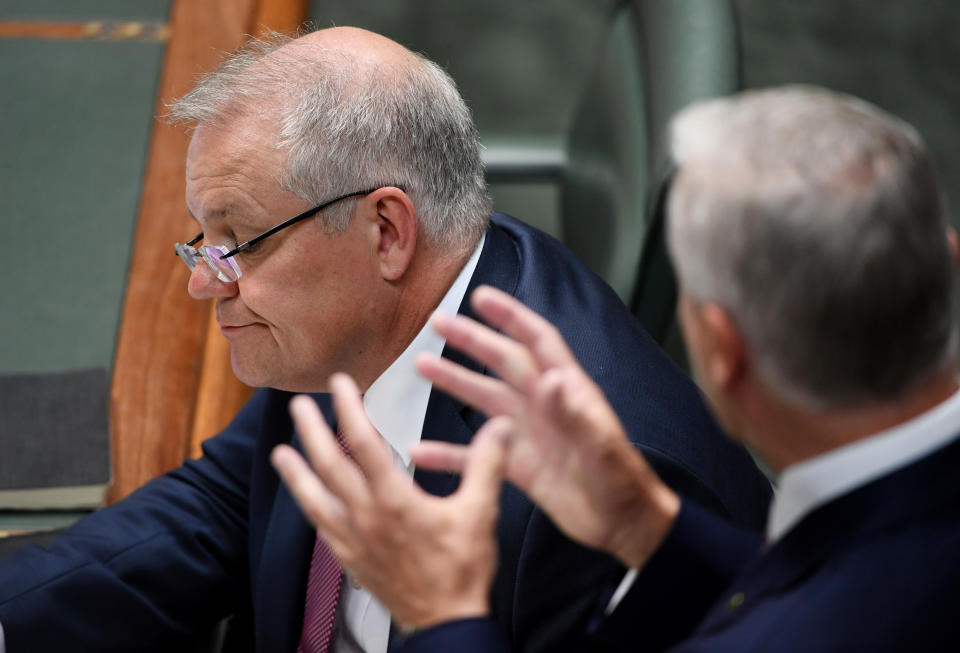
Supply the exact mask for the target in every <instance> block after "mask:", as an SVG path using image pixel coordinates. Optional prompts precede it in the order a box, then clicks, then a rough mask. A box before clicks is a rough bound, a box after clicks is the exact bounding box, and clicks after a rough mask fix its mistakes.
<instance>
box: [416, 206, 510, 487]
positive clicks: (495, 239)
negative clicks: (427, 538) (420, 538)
mask: <svg viewBox="0 0 960 653" xmlns="http://www.w3.org/2000/svg"><path fill="white" fill-rule="evenodd" d="M519 278H520V256H519V254H518V252H517V248H516V247H515V245H514V243H513V241H512V240H511V239H510V237H509V236H508V235H507V233H506V232H505V231H504V230H503V229H501V228H500V227H499V226H497V224H496V223H495V222H491V223H490V228H489V229H488V230H487V236H486V241H485V242H484V244H483V251H481V252H480V259H479V260H478V261H477V267H476V269H475V270H474V271H473V277H472V278H471V279H470V283H469V285H468V286H467V292H466V294H465V295H464V298H463V301H462V302H461V304H460V309H459V311H458V312H459V313H460V314H461V315H464V316H466V317H469V318H472V319H475V320H476V319H478V318H477V316H476V314H475V313H474V312H473V309H472V308H471V307H470V295H471V294H473V291H474V290H475V289H476V288H477V287H478V286H480V285H488V286H493V287H495V288H499V289H500V290H503V291H504V292H508V293H510V294H511V295H513V294H515V293H516V288H517V283H518V281H519ZM442 355H443V357H444V358H447V359H449V360H450V361H452V362H454V363H457V364H459V365H462V366H463V367H465V368H467V369H469V370H472V371H475V372H479V373H481V374H483V373H485V372H486V370H485V369H484V367H483V366H481V365H480V364H478V363H477V362H476V361H474V360H473V359H471V358H469V357H467V356H466V355H465V354H463V353H461V352H459V351H457V350H456V349H454V348H452V347H444V348H443V354H442ZM485 421H486V417H485V416H484V415H483V414H481V413H479V412H477V411H475V410H473V409H472V408H470V407H469V406H466V405H465V404H464V403H463V402H461V401H459V400H457V399H454V398H453V397H451V396H450V395H448V394H446V393H443V392H440V391H439V390H436V389H434V390H432V391H431V393H430V399H429V401H428V402H427V413H426V416H425V418H424V422H423V433H422V436H421V437H422V439H424V440H441V441H444V442H451V443H453V444H469V443H470V440H471V439H472V438H473V434H474V433H476V431H477V430H478V429H479V428H480V427H481V426H482V425H483V423H484V422H485ZM414 478H415V479H416V481H417V483H418V484H419V485H420V486H421V487H422V488H423V489H424V490H426V491H427V492H430V493H431V494H436V495H438V496H447V495H448V494H450V493H452V492H453V491H454V490H456V489H457V485H458V484H459V476H457V475H456V474H448V473H442V472H428V471H424V470H419V469H418V470H416V472H415V473H414Z"/></svg>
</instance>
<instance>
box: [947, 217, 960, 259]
mask: <svg viewBox="0 0 960 653" xmlns="http://www.w3.org/2000/svg"><path fill="white" fill-rule="evenodd" d="M947 245H948V246H949V247H950V258H952V259H953V266H954V267H957V266H960V237H958V236H957V230H956V229H954V228H953V227H952V226H951V227H947Z"/></svg>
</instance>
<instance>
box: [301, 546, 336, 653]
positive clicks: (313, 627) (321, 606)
mask: <svg viewBox="0 0 960 653" xmlns="http://www.w3.org/2000/svg"><path fill="white" fill-rule="evenodd" d="M342 577H343V574H342V573H341V570H340V562H339V561H337V559H336V557H335V556H334V555H333V552H332V551H330V547H328V546H327V543H326V542H324V541H323V540H322V539H321V538H320V537H319V536H318V537H317V541H316V544H314V546H313V559H312V560H311V561H310V577H309V579H308V580H307V598H306V603H305V605H304V609H303V630H302V631H300V646H298V647H297V653H327V650H328V649H329V648H330V640H331V636H332V635H333V620H334V617H335V616H336V614H337V603H338V602H339V600H340V584H341V579H342Z"/></svg>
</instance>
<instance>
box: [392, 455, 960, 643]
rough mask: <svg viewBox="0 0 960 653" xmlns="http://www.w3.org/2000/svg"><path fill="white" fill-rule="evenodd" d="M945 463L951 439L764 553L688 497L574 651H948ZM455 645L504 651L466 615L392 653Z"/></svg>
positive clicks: (958, 565) (952, 618) (825, 510)
mask: <svg viewBox="0 0 960 653" xmlns="http://www.w3.org/2000/svg"><path fill="white" fill-rule="evenodd" d="M957 470H960V439H954V440H953V441H952V442H951V443H950V444H948V445H946V446H945V447H943V448H941V449H940V450H938V451H936V452H934V453H932V454H930V455H928V456H927V457H925V458H923V459H921V460H919V461H917V462H915V463H913V464H911V465H909V466H906V467H903V468H901V469H899V470H897V471H895V472H893V473H890V474H888V475H886V476H884V477H882V478H880V479H878V480H875V481H873V482H871V483H869V484H867V485H864V486H862V487H860V488H858V489H856V490H854V491H851V492H850V493H848V494H846V495H843V496H841V497H839V498H837V499H835V500H834V501H831V502H829V503H827V504H825V505H824V506H821V507H820V508H818V509H816V510H815V511H813V512H812V513H810V514H809V515H807V516H806V517H805V518H804V519H802V520H801V521H800V522H799V523H798V524H797V525H796V526H795V527H794V528H793V529H791V530H790V531H789V532H788V533H786V534H785V535H784V536H783V538H782V539H780V540H778V541H777V542H776V543H774V544H773V545H772V546H771V547H770V548H769V549H766V550H765V549H764V548H763V547H762V545H761V542H760V540H759V538H757V536H756V535H753V534H750V533H744V532H742V531H739V530H737V529H735V528H731V527H729V526H724V524H722V523H720V522H721V520H719V519H718V518H717V517H715V516H713V515H711V514H708V513H706V512H705V511H703V510H700V509H698V508H697V507H696V506H693V505H691V504H689V503H686V504H684V506H683V508H682V509H681V512H680V515H679V517H678V519H677V522H676V524H675V525H674V528H673V529H672V531H671V533H670V534H669V535H668V537H667V539H666V540H665V541H664V543H663V545H662V546H661V548H660V549H659V550H658V551H657V553H656V554H655V556H654V557H653V558H651V560H650V562H649V563H648V565H647V567H646V568H645V569H644V571H643V572H642V573H641V574H640V575H639V576H638V579H637V583H636V584H635V585H634V586H633V587H632V589H631V591H630V592H629V593H628V594H627V595H626V597H625V598H624V600H623V601H622V602H621V603H620V604H619V605H618V606H617V609H616V610H615V611H614V613H613V614H612V615H611V616H610V617H607V618H604V619H602V620H600V623H599V625H598V626H597V627H596V628H595V632H594V633H593V634H592V636H593V637H594V638H595V639H594V640H593V643H591V644H585V645H584V646H583V650H585V651H600V650H622V651H651V650H661V649H663V648H664V647H666V646H668V645H669V644H671V643H676V641H677V640H678V639H681V638H685V639H684V641H682V642H680V643H679V644H676V646H675V647H674V648H671V650H672V651H675V652H677V653H680V652H683V653H695V652H701V653H703V652H721V651H724V652H725V651H731V652H733V651H736V652H746V651H775V652H777V653H780V652H787V653H790V652H796V653H801V652H803V653H809V652H810V651H817V652H818V653H819V652H823V651H870V652H871V653H873V652H884V651H952V650H957V649H958V648H960V619H958V613H957V592H958V589H960V483H958V482H957V478H958V475H957ZM667 578H672V579H673V580H674V582H675V585H673V586H666V585H665V584H664V581H665V579H667ZM655 592H659V594H655ZM711 606H712V607H711ZM698 622H699V625H698V626H697V625H696V624H697V623H698ZM694 628H695V631H694V632H693V634H692V635H690V633H691V631H692V630H694ZM454 643H456V646H457V650H458V652H459V653H479V652H480V651H483V652H484V653H499V652H502V651H506V650H508V648H509V647H508V644H507V643H506V641H505V640H504V639H503V638H502V637H501V635H500V633H499V631H498V629H497V628H496V627H495V626H493V625H492V624H491V623H490V622H489V621H488V620H483V619H471V620H464V621H459V622H451V623H449V624H445V625H443V626H440V627H438V628H436V629H433V630H429V631H425V632H424V633H422V634H421V635H418V636H415V637H414V638H413V639H411V640H410V641H409V642H408V643H407V646H405V647H395V649H394V651H396V652H397V653H399V651H403V653H426V652H428V651H431V652H438V651H446V650H453V649H452V648H451V647H452V646H453V645H454ZM467 643H475V645H471V644H467Z"/></svg>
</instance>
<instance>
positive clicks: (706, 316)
mask: <svg viewBox="0 0 960 653" xmlns="http://www.w3.org/2000/svg"><path fill="white" fill-rule="evenodd" d="M696 310H697V311H698V312H699V314H700V315H699V319H700V327H701V328H702V329H703V331H702V338H703V340H702V344H703V361H702V365H703V369H702V370H701V371H700V372H701V374H707V375H709V376H710V382H711V383H712V384H713V385H714V387H717V388H722V389H724V390H726V391H732V390H733V389H734V387H735V386H736V385H737V384H738V383H739V382H740V381H741V380H742V379H743V375H744V373H745V372H746V368H747V350H746V346H745V345H746V343H744V340H743V336H742V335H741V333H740V329H739V328H737V324H736V322H734V320H733V318H732V317H731V316H730V313H728V312H727V311H726V309H724V308H723V307H722V306H720V305H719V304H713V303H709V302H707V303H703V304H701V305H699V306H698V307H697V309H696Z"/></svg>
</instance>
